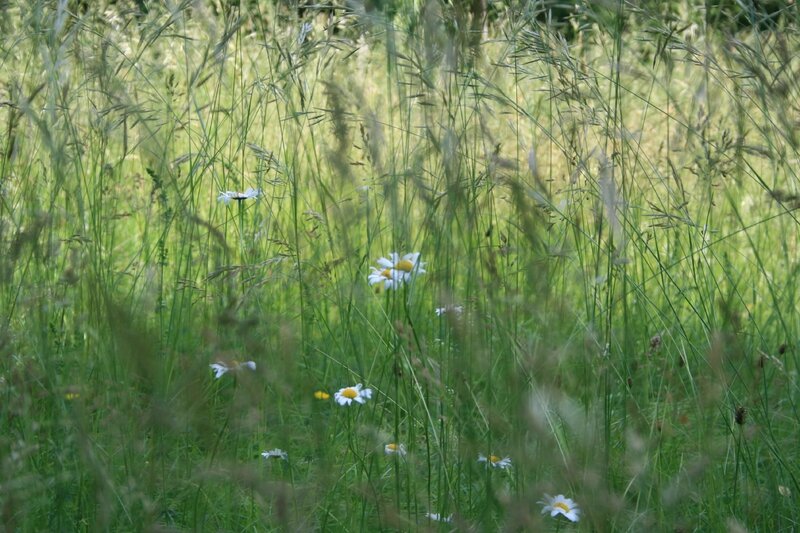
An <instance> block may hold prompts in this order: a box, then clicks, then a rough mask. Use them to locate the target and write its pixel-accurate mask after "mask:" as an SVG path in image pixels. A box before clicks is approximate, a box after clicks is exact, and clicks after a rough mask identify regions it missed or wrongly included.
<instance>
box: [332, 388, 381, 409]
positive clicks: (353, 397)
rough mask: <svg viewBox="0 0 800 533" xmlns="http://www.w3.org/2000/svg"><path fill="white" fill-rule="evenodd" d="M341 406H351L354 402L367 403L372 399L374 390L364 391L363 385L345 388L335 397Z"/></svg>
mask: <svg viewBox="0 0 800 533" xmlns="http://www.w3.org/2000/svg"><path fill="white" fill-rule="evenodd" d="M333 398H334V399H335V400H336V403H338V404H339V405H350V404H351V403H353V402H358V403H367V400H368V399H370V398H372V389H362V388H361V383H359V384H358V385H356V386H355V387H345V388H343V389H339V391H338V392H337V393H336V394H334V395H333Z"/></svg>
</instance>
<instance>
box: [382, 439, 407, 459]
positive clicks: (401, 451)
mask: <svg viewBox="0 0 800 533" xmlns="http://www.w3.org/2000/svg"><path fill="white" fill-rule="evenodd" d="M383 453H385V454H386V455H399V456H400V457H404V456H405V455H406V447H405V446H403V445H402V444H395V443H394V442H391V443H389V444H387V445H386V446H384V447H383Z"/></svg>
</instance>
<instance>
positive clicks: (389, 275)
mask: <svg viewBox="0 0 800 533" xmlns="http://www.w3.org/2000/svg"><path fill="white" fill-rule="evenodd" d="M381 276H383V277H384V278H386V279H392V271H391V270H389V269H388V268H387V269H386V270H384V271H383V272H381Z"/></svg>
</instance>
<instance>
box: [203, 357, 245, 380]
mask: <svg viewBox="0 0 800 533" xmlns="http://www.w3.org/2000/svg"><path fill="white" fill-rule="evenodd" d="M208 366H210V367H211V370H213V371H214V377H215V378H217V379H219V378H221V377H222V376H224V375H225V374H227V373H228V372H235V371H237V370H241V369H242V368H249V369H250V370H255V369H256V363H255V361H245V362H244V363H237V362H236V361H234V362H233V363H232V364H230V365H228V364H226V363H213V364H210V365H208Z"/></svg>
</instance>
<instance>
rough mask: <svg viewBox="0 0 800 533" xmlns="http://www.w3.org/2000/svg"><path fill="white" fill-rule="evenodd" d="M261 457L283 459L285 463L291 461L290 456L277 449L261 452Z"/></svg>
mask: <svg viewBox="0 0 800 533" xmlns="http://www.w3.org/2000/svg"><path fill="white" fill-rule="evenodd" d="M261 457H263V458H264V459H269V458H270V457H276V458H278V459H283V460H284V461H286V460H288V459H289V454H288V453H286V452H285V451H283V450H281V449H280V448H275V449H274V450H267V451H265V452H261Z"/></svg>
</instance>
